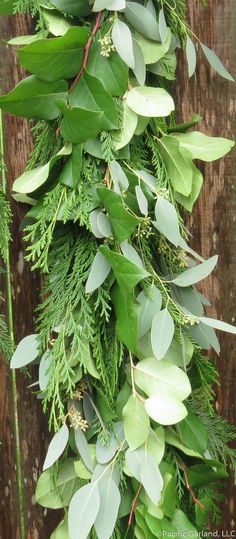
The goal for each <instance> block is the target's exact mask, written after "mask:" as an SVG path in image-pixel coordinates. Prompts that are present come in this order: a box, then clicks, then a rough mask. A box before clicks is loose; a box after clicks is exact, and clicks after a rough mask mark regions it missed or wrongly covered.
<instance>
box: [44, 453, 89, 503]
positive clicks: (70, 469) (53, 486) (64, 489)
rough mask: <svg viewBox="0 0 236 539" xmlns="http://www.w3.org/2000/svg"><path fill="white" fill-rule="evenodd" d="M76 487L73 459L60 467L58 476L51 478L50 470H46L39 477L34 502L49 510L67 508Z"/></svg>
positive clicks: (77, 480)
mask: <svg viewBox="0 0 236 539" xmlns="http://www.w3.org/2000/svg"><path fill="white" fill-rule="evenodd" d="M55 472H56V470H55ZM78 486H79V479H78V477H77V475H76V473H75V470H74V459H68V460H66V461H65V462H63V464H62V465H61V466H60V470H59V473H58V476H56V477H54V478H53V477H52V470H46V471H45V472H43V473H42V474H41V475H40V477H39V479H38V482H37V487H36V493H35V499H36V502H37V503H39V504H40V505H42V506H43V507H48V508H50V509H60V508H61V507H67V506H68V505H69V503H70V499H71V497H72V496H73V494H74V492H75V490H76V489H77V488H78Z"/></svg>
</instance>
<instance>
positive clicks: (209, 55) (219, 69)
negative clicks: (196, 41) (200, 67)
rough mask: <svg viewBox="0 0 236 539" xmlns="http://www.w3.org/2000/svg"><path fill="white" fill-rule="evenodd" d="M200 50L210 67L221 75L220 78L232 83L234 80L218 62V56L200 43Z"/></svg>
mask: <svg viewBox="0 0 236 539" xmlns="http://www.w3.org/2000/svg"><path fill="white" fill-rule="evenodd" d="M200 45H201V47H202V50H203V52H204V54H205V56H206V58H207V60H208V62H209V63H210V64H211V66H212V67H213V68H214V69H215V70H216V71H217V73H219V75H221V77H224V78H225V79H228V80H230V81H232V82H234V78H233V77H232V75H230V73H229V72H228V71H227V69H225V67H224V66H223V64H222V62H221V61H220V60H219V58H218V56H217V55H216V54H215V52H213V51H212V50H211V49H209V47H207V46H206V45H204V44H203V43H200Z"/></svg>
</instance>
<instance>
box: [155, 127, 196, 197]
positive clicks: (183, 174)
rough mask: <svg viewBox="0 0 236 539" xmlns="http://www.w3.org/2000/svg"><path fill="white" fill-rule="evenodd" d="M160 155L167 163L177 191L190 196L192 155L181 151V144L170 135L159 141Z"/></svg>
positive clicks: (171, 180) (168, 171) (183, 150)
mask: <svg viewBox="0 0 236 539" xmlns="http://www.w3.org/2000/svg"><path fill="white" fill-rule="evenodd" d="M158 142H159V150H160V154H161V156H162V158H163V161H164V163H165V166H166V169H167V173H168V176H169V179H170V182H171V183H172V185H173V188H174V189H175V191H178V193H181V194H182V195H184V196H189V195H190V193H191V190H192V180H193V166H192V159H191V154H190V152H188V151H187V150H186V149H185V148H182V149H180V146H179V142H178V140H176V138H175V137H171V136H169V135H167V136H164V137H162V138H160V139H159V140H158Z"/></svg>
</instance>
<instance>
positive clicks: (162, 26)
mask: <svg viewBox="0 0 236 539" xmlns="http://www.w3.org/2000/svg"><path fill="white" fill-rule="evenodd" d="M159 33H160V37H161V42H162V45H164V43H165V42H166V38H167V33H168V28H167V24H166V18H165V12H164V9H163V8H161V9H160V11H159Z"/></svg>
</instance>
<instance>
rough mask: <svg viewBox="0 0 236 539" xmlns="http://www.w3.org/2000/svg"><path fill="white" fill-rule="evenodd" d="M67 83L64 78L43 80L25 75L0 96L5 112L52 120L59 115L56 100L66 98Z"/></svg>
mask: <svg viewBox="0 0 236 539" xmlns="http://www.w3.org/2000/svg"><path fill="white" fill-rule="evenodd" d="M67 90H68V85H67V82H66V81H64V80H58V81H56V82H45V81H42V80H39V79H37V78H36V77H34V76H32V77H27V78H26V79H23V80H22V81H21V82H20V83H19V84H17V86H16V87H15V88H14V89H13V90H12V91H11V92H10V93H9V94H6V95H2V96H0V108H1V109H2V110H4V111H5V112H10V113H11V114H16V115H17V116H22V117H23V118H30V119H31V118H32V119H35V120H54V119H55V118H58V116H60V110H59V108H58V107H57V101H58V100H60V99H66V97H67Z"/></svg>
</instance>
